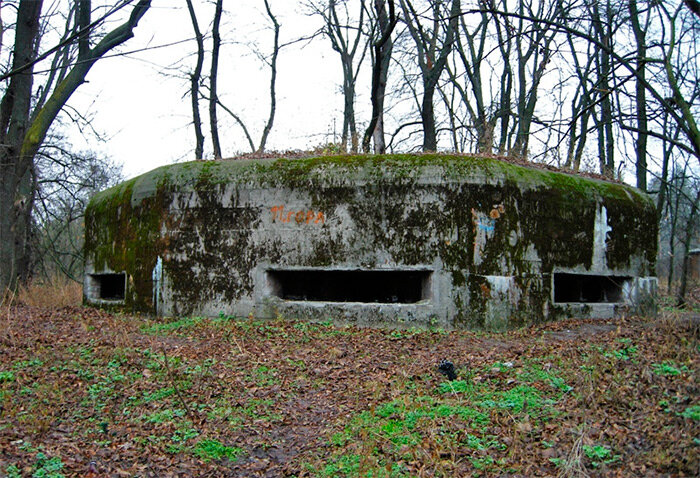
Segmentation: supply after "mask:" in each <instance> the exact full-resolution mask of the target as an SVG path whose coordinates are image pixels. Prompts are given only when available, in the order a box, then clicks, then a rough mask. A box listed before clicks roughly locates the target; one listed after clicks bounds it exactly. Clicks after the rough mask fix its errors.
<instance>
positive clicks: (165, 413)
mask: <svg viewBox="0 0 700 478" xmlns="http://www.w3.org/2000/svg"><path fill="white" fill-rule="evenodd" d="M184 416H185V410H182V409H179V408H176V409H173V410H171V409H169V408H168V409H165V410H162V411H160V412H155V413H151V414H148V415H143V416H142V417H141V418H142V419H143V421H145V422H148V423H166V422H171V421H173V420H175V419H176V418H182V417H184Z"/></svg>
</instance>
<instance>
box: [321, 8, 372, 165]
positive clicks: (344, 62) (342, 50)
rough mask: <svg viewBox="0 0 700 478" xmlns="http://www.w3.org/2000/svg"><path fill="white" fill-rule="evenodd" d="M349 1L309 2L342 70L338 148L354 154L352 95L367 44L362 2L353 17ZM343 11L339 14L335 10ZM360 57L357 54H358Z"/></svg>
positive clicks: (353, 98) (355, 144)
mask: <svg viewBox="0 0 700 478" xmlns="http://www.w3.org/2000/svg"><path fill="white" fill-rule="evenodd" d="M348 3H349V2H348V0H340V1H338V0H328V1H327V2H325V1H324V2H322V3H314V2H309V7H310V8H311V10H312V12H313V13H314V14H316V15H319V16H320V17H321V18H323V22H324V25H325V26H324V29H323V33H324V34H325V35H326V36H327V37H328V39H329V40H330V42H331V46H332V47H333V50H334V51H335V52H336V53H338V56H339V57H340V63H341V66H342V68H343V133H342V136H341V143H342V144H341V148H342V150H343V151H347V149H348V144H349V145H350V150H351V151H353V152H357V150H358V146H359V144H358V143H359V136H358V133H357V122H356V118H355V92H356V85H357V77H358V75H359V73H360V69H361V67H362V63H363V60H364V57H365V55H366V53H367V49H368V46H369V41H368V40H367V39H366V38H365V35H364V33H363V26H364V22H365V17H364V16H365V11H366V7H365V0H359V3H357V8H358V13H357V15H356V16H353V14H352V13H351V12H350V8H349V7H348ZM339 8H342V12H341V14H339V13H338V9H339ZM358 54H359V55H358Z"/></svg>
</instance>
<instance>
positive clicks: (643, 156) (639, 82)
mask: <svg viewBox="0 0 700 478" xmlns="http://www.w3.org/2000/svg"><path fill="white" fill-rule="evenodd" d="M629 11H630V21H631V23H632V31H633V32H634V38H635V41H636V43H637V54H636V62H637V75H636V78H635V103H636V105H635V106H636V110H637V129H638V130H639V132H638V133H637V141H636V143H635V151H636V153H637V154H636V155H637V165H636V169H637V187H638V188H639V189H641V190H642V191H646V190H647V129H648V125H647V90H646V88H645V87H644V83H645V81H646V66H645V59H646V56H647V47H646V31H645V30H644V29H642V26H641V24H640V23H639V10H638V8H637V0H630V2H629Z"/></svg>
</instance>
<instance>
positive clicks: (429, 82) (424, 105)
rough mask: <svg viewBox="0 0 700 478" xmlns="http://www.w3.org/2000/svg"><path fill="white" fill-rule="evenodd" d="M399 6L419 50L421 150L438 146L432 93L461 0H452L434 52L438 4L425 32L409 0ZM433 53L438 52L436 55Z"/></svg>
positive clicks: (452, 31) (438, 30)
mask: <svg viewBox="0 0 700 478" xmlns="http://www.w3.org/2000/svg"><path fill="white" fill-rule="evenodd" d="M401 7H402V9H403V11H404V15H405V17H406V26H407V27H408V31H409V33H410V35H411V37H412V38H413V41H414V43H415V44H416V49H417V50H418V65H419V66H420V70H421V75H422V77H423V99H422V101H421V123H422V124H423V151H436V150H437V131H436V129H435V114H434V110H433V103H432V102H433V97H434V96H435V88H436V86H437V83H438V81H439V79H440V75H441V74H442V71H443V70H444V69H445V65H446V64H447V57H448V56H449V54H450V53H451V51H452V43H453V41H454V36H455V30H456V29H457V26H458V22H459V17H460V13H461V3H460V0H452V5H451V7H450V14H449V21H448V22H447V26H446V27H445V28H444V35H445V36H444V39H443V43H442V46H441V48H440V51H439V52H436V49H437V41H438V36H439V34H440V28H439V15H440V14H439V11H438V5H437V4H433V28H432V35H431V36H428V34H427V33H426V30H425V29H424V28H423V26H422V25H421V22H420V18H421V16H420V15H418V13H417V12H416V10H415V8H413V5H412V4H411V2H410V1H409V0H401ZM436 53H438V54H437V56H436Z"/></svg>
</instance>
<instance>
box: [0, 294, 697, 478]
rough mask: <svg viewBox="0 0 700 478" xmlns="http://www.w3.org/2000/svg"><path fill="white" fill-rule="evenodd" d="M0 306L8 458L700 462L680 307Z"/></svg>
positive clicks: (412, 467) (179, 470) (200, 464)
mask: <svg viewBox="0 0 700 478" xmlns="http://www.w3.org/2000/svg"><path fill="white" fill-rule="evenodd" d="M0 312H1V314H0V476H9V477H17V476H35V477H54V478H56V477H60V476H284V475H288V476H373V477H377V476H387V477H389V476H397V477H398V476H480V475H481V476H492V475H509V474H515V475H524V476H547V475H549V476H556V475H559V476H586V475H590V476H642V475H644V476H653V475H664V476H666V475H675V476H683V475H685V476H697V475H698V471H699V470H698V467H699V464H698V450H699V448H700V399H699V398H698V388H697V377H698V354H699V348H698V347H699V345H698V344H699V342H698V320H697V315H696V316H695V317H696V318H695V319H693V318H692V314H690V318H689V317H688V316H689V314H688V313H687V312H686V313H683V314H681V313H680V312H678V311H674V310H672V309H668V308H667V309H665V310H664V312H663V315H662V316H661V317H659V318H656V319H645V318H637V317H628V318H623V319H615V320H593V321H591V320H588V321H581V320H569V321H563V322H557V323H551V324H547V325H543V326H536V327H532V328H528V329H523V330H517V331H511V332H506V333H474V332H444V331H440V330H433V331H420V330H413V329H408V330H373V329H358V328H353V327H337V326H333V325H331V324H330V323H320V324H319V323H307V322H302V321H294V320H274V321H267V322H260V321H254V320H249V319H247V318H232V317H225V316H222V317H219V318H215V319H204V318H185V319H179V320H165V319H159V320H154V319H149V318H143V317H132V316H127V315H112V314H108V313H106V312H103V311H99V310H95V309H91V308H84V307H64V308H60V309H47V308H38V307H29V306H14V307H12V308H5V309H2V311H0ZM443 358H448V359H450V360H451V361H452V362H454V364H455V366H456V368H457V372H458V379H457V380H455V381H452V382H450V381H447V380H446V379H445V377H443V376H442V375H440V374H439V373H438V372H437V369H436V365H437V364H438V362H439V361H440V360H441V359H443Z"/></svg>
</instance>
